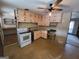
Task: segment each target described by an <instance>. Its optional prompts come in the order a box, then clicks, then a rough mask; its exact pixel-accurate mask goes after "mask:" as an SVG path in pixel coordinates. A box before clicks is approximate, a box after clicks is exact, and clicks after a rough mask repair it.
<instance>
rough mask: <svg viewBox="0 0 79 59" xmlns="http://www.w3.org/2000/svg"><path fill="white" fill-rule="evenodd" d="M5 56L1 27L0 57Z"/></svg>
mask: <svg viewBox="0 0 79 59" xmlns="http://www.w3.org/2000/svg"><path fill="white" fill-rule="evenodd" d="M1 56H3V44H2V33H1V26H0V57H1Z"/></svg>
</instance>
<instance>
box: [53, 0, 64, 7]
mask: <svg viewBox="0 0 79 59" xmlns="http://www.w3.org/2000/svg"><path fill="white" fill-rule="evenodd" d="M62 1H63V0H57V1H56V2H55V3H54V4H55V5H56V6H57V5H59V4H60V3H61V2H62Z"/></svg>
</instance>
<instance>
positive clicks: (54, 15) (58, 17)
mask: <svg viewBox="0 0 79 59" xmlns="http://www.w3.org/2000/svg"><path fill="white" fill-rule="evenodd" d="M61 17H62V12H60V11H57V12H53V13H52V16H50V22H61V19H62V18H61Z"/></svg>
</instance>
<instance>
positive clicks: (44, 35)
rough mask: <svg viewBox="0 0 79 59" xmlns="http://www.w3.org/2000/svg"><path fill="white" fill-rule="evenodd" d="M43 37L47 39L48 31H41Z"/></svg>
mask: <svg viewBox="0 0 79 59" xmlns="http://www.w3.org/2000/svg"><path fill="white" fill-rule="evenodd" d="M41 35H42V38H45V39H47V31H41Z"/></svg>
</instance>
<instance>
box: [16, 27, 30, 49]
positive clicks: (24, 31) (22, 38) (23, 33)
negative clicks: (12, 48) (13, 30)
mask: <svg viewBox="0 0 79 59" xmlns="http://www.w3.org/2000/svg"><path fill="white" fill-rule="evenodd" d="M17 34H18V42H19V45H20V47H21V48H22V47H24V46H26V45H29V44H31V32H29V31H28V28H18V29H17Z"/></svg>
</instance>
